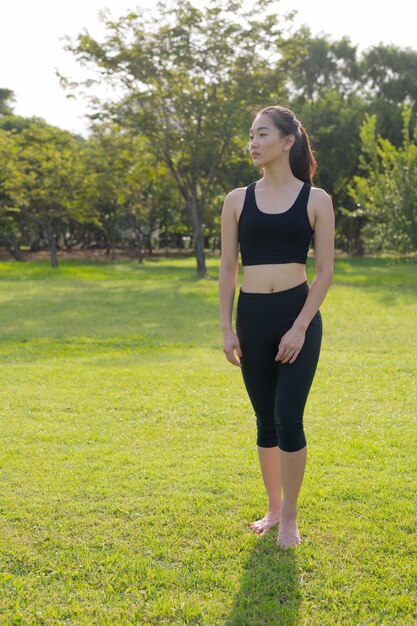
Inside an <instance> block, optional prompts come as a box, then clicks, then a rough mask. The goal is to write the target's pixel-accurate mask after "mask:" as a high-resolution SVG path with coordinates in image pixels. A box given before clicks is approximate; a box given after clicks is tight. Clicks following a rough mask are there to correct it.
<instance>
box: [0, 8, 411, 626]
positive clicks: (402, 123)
mask: <svg viewBox="0 0 417 626" xmlns="http://www.w3.org/2000/svg"><path fill="white" fill-rule="evenodd" d="M277 8H278V9H279V3H277V2H270V1H268V0H264V1H263V2H259V3H257V5H256V10H255V9H254V8H253V7H252V8H250V7H249V8H246V9H245V11H247V13H246V14H245V11H244V10H243V8H242V5H241V3H237V2H220V1H219V2H217V1H215V2H212V3H204V4H203V3H194V4H190V3H187V2H184V1H183V0H181V1H179V2H175V3H171V4H170V5H168V4H166V3H165V4H161V3H160V4H158V5H156V7H154V9H153V11H151V9H150V8H148V7H146V8H144V9H143V12H142V11H141V10H140V9H139V8H138V9H137V10H136V9H133V8H132V10H130V11H126V12H125V13H123V14H122V13H120V14H118V15H117V16H116V17H115V16H110V15H109V14H107V16H106V15H104V16H103V21H102V31H101V36H100V37H98V38H97V39H96V38H95V37H94V36H92V35H91V34H89V33H87V32H83V33H81V31H80V33H79V35H80V36H73V37H72V40H71V41H68V42H67V44H66V45H67V47H68V50H67V53H68V54H71V55H73V57H74V59H75V61H76V63H78V64H79V66H80V67H81V68H82V72H81V73H80V74H78V75H77V76H76V77H75V78H74V76H69V75H68V74H65V73H63V72H62V71H61V72H60V71H58V74H57V76H56V80H57V82H59V83H60V84H61V88H62V91H63V92H65V93H67V95H69V96H70V100H69V101H70V102H71V100H73V101H76V102H78V103H79V102H80V101H82V100H83V98H84V100H85V102H87V103H88V111H87V114H86V116H85V127H84V128H83V129H79V130H77V131H74V130H69V129H66V128H65V127H61V126H60V125H59V124H51V123H48V122H47V121H46V120H44V119H43V118H42V117H40V116H38V115H35V116H34V115H23V114H21V113H17V109H18V108H19V105H18V104H17V103H16V99H15V94H14V93H13V89H11V88H10V87H9V86H8V85H3V86H2V89H1V90H0V280H1V290H0V329H1V334H0V341H1V344H0V377H1V378H0V379H1V381H2V384H1V386H0V403H1V404H0V418H1V421H0V427H1V440H2V449H1V453H0V454H1V469H2V474H1V481H2V484H1V505H0V507H1V508H0V514H1V517H0V520H1V540H0V550H1V552H0V556H1V579H0V580H1V586H0V623H5V624H37V623H39V624H40V623H42V624H56V623H62V624H68V623H71V624H72V623H74V624H75V623H77V624H78V623H79V624H93V623H95V624H114V623H120V624H140V625H151V624H152V625H153V624H195V625H197V624H210V625H215V624H219V625H220V624H227V625H229V626H240V625H241V626H243V625H245V626H258V625H259V626H261V625H267V624H268V625H271V626H285V625H296V624H308V625H309V624H313V625H316V624H317V625H320V626H322V625H326V624H329V625H331V624H343V625H344V624H346V625H350V624H352V625H353V624H381V625H391V624H396V625H397V624H401V625H407V626H408V625H410V624H414V623H417V612H416V606H417V598H416V595H417V593H416V582H415V581H416V574H417V570H416V562H415V550H414V549H413V546H415V533H416V524H415V519H416V516H415V513H416V489H415V485H416V484H417V481H416V478H417V476H416V474H417V471H416V465H415V460H414V454H415V443H416V436H415V423H416V413H415V407H416V383H415V381H416V359H415V355H416V348H417V345H416V343H417V338H416V337H417V333H416V323H415V320H416V313H417V310H416V309H417V301H416V264H417V261H416V254H415V252H416V241H417V224H416V216H417V191H416V189H417V186H416V182H417V180H416V178H417V163H416V158H417V156H416V155H417V131H416V89H417V87H416V85H417V81H416V75H417V52H416V51H415V50H414V49H412V48H410V47H402V46H399V45H395V44H392V43H383V42H381V43H379V44H377V45H372V46H370V47H368V48H365V49H361V50H358V46H357V44H356V43H355V41H354V37H353V40H351V39H350V38H349V37H348V36H340V37H339V38H332V37H330V36H328V35H325V34H323V33H322V34H319V35H316V34H314V33H313V32H312V31H311V29H310V28H309V27H308V25H299V24H298V25H296V26H293V27H291V20H290V19H289V18H285V17H284V16H282V15H280V14H279V12H278V11H277ZM28 55H30V51H28ZM74 99H75V100H74ZM274 103H277V104H282V105H285V106H289V107H290V108H292V109H293V110H294V111H295V112H296V114H297V117H298V118H299V119H300V120H301V121H302V122H303V124H304V126H305V127H306V129H307V131H308V133H309V135H310V138H311V141H312V145H313V149H314V150H315V155H316V158H317V161H318V163H319V168H318V171H317V175H316V178H315V181H314V182H315V185H316V186H320V187H323V188H324V189H326V191H327V192H328V193H329V194H330V195H331V196H332V199H333V204H334V208H335V216H336V241H335V245H336V259H335V272H334V280H333V284H332V286H331V289H330V291H329V293H328V295H327V297H326V299H325V301H324V303H323V305H322V307H321V311H322V316H323V324H324V334H323V348H322V354H321V358H320V362H319V366H318V370H317V374H316V378H315V381H314V385H313V387H312V391H311V394H310V397H309V402H308V405H307V407H306V414H305V423H306V434H307V439H308V442H309V458H308V461H307V471H306V477H305V480H304V483H303V488H302V491H301V494H300V513H299V516H300V530H301V534H302V536H303V539H304V542H303V545H302V547H301V546H300V547H299V548H301V549H297V550H290V551H288V553H287V554H283V553H282V552H280V550H279V549H277V546H276V537H275V535H274V533H273V532H271V533H269V534H268V536H267V537H264V538H262V540H261V541H260V540H259V539H260V538H259V537H257V536H253V534H252V533H251V532H249V530H248V523H249V522H250V521H252V520H253V519H256V518H258V517H260V516H261V514H263V512H264V509H265V493H264V489H263V485H262V479H261V475H260V470H259V467H258V462H257V457H256V446H255V419H254V416H253V414H252V410H251V407H250V406H249V402H248V399H247V396H246V394H245V390H244V387H243V383H242V380H241V374H240V370H238V368H234V367H233V366H231V364H230V363H228V362H227V361H226V359H225V357H224V355H223V353H222V350H221V347H222V346H221V343H222V340H221V332H220V328H219V316H218V292H217V291H218V269H219V257H220V248H221V241H220V212H221V207H222V203H223V200H224V196H225V195H226V193H228V192H229V191H230V190H231V189H233V188H235V187H237V186H246V185H247V184H248V183H249V182H250V181H252V180H255V179H257V178H258V177H260V176H261V172H259V171H258V170H257V169H256V168H254V166H253V164H252V162H251V159H250V158H249V155H248V152H247V143H248V138H249V137H248V135H249V128H250V124H251V122H252V119H253V112H254V111H256V110H257V109H258V108H261V107H262V106H266V105H267V104H274ZM306 267H307V275H308V278H309V282H310V283H311V281H312V280H313V278H314V239H313V244H312V248H311V250H310V252H309V258H308V261H307V266H306ZM238 280H239V281H240V280H241V268H239V276H238Z"/></svg>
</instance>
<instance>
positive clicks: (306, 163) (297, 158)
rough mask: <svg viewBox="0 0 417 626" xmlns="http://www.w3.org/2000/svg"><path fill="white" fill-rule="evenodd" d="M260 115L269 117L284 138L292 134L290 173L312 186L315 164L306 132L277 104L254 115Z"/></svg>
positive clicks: (288, 111)
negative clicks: (293, 140) (293, 138)
mask: <svg viewBox="0 0 417 626" xmlns="http://www.w3.org/2000/svg"><path fill="white" fill-rule="evenodd" d="M261 114H262V115H263V114H265V115H269V117H270V118H271V120H272V121H273V123H274V124H275V126H276V127H277V128H278V130H279V131H281V134H282V135H283V136H284V137H286V136H287V135H290V134H291V133H294V135H295V142H294V143H293V145H292V148H291V150H290V168H291V171H292V173H293V174H294V176H295V177H296V178H299V179H300V180H302V181H303V182H305V183H309V185H312V184H313V177H314V174H315V171H316V169H317V162H316V159H315V158H314V155H313V152H312V150H311V146H310V140H309V138H308V134H307V131H306V129H305V128H304V126H303V125H302V123H301V122H300V120H298V119H297V118H296V116H295V114H294V113H293V112H292V111H291V110H290V109H288V108H287V107H283V106H280V105H279V104H276V105H271V106H267V107H265V108H264V109H261V110H260V111H256V114H255V115H256V117H257V116H259V115H261Z"/></svg>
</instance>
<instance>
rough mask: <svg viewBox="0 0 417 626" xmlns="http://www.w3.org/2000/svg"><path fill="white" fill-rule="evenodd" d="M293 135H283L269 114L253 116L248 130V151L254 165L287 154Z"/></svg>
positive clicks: (262, 163) (268, 161)
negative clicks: (253, 118)
mask: <svg viewBox="0 0 417 626" xmlns="http://www.w3.org/2000/svg"><path fill="white" fill-rule="evenodd" d="M294 139H295V136H294V135H292V134H291V135H288V136H287V137H283V136H282V135H281V132H280V130H279V129H278V128H277V127H276V126H275V124H274V123H273V121H272V120H271V118H270V117H269V115H265V114H261V115H259V116H258V117H256V118H255V120H254V121H253V124H252V127H251V129H250V131H249V151H250V154H251V157H252V159H253V162H254V164H255V165H257V166H259V165H265V164H266V163H270V162H271V161H274V160H275V159H280V158H282V157H283V156H286V155H285V153H288V154H289V151H290V150H291V146H292V144H293V143H294Z"/></svg>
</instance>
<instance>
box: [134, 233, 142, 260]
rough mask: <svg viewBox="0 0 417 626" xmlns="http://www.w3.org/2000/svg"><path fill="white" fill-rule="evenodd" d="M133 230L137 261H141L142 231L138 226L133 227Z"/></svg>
mask: <svg viewBox="0 0 417 626" xmlns="http://www.w3.org/2000/svg"><path fill="white" fill-rule="evenodd" d="M133 232H134V233H135V246H136V250H137V253H138V261H139V263H143V259H144V254H143V237H142V233H141V232H140V231H139V229H138V228H134V229H133Z"/></svg>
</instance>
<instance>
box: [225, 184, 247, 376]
mask: <svg viewBox="0 0 417 626" xmlns="http://www.w3.org/2000/svg"><path fill="white" fill-rule="evenodd" d="M237 191H238V190H237V189H234V190H233V191H231V192H230V193H228V194H227V196H226V197H225V199H224V204H223V209H222V214H221V259H220V270H219V305H220V327H221V330H222V333H223V352H224V353H225V355H226V358H227V360H228V361H230V362H231V363H233V365H237V366H239V367H242V366H241V364H240V362H239V361H238V360H237V359H236V357H235V355H234V350H236V352H237V354H238V356H239V357H241V356H242V351H241V349H240V344H239V338H238V336H237V335H236V333H235V332H234V331H233V328H232V312H233V302H234V299H235V292H236V285H237V275H238V258H239V242H238V233H237V222H236V199H237V197H238V196H239V194H236V192H237Z"/></svg>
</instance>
